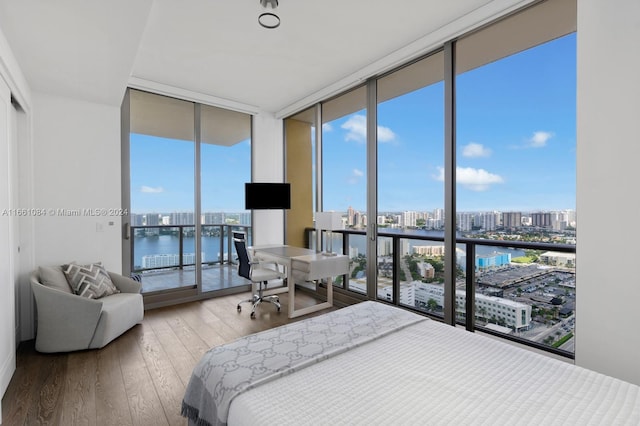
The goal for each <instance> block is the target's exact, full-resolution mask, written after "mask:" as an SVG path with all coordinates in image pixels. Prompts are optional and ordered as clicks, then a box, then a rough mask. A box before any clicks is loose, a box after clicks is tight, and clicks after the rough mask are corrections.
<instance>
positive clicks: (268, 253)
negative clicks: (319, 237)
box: [251, 245, 349, 318]
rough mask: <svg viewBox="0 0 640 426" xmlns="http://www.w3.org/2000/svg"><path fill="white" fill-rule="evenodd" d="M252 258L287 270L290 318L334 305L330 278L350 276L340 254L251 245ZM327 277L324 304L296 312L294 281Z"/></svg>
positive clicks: (344, 259) (346, 259)
mask: <svg viewBox="0 0 640 426" xmlns="http://www.w3.org/2000/svg"><path fill="white" fill-rule="evenodd" d="M251 250H253V253H254V257H255V258H257V259H260V260H261V261H271V262H277V263H279V264H281V265H284V266H285V267H286V269H287V290H288V292H289V312H288V316H289V318H295V317H299V316H301V315H306V314H308V313H311V312H316V311H319V310H321V309H326V308H330V307H331V306H333V277H336V276H338V275H344V274H347V273H349V257H348V256H345V255H343V254H339V255H336V256H326V255H323V254H322V253H318V252H316V251H315V250H311V249H306V248H301V247H293V246H286V245H284V246H283V245H277V246H276V245H269V246H254V247H252V248H251ZM321 278H328V282H327V301H326V302H322V303H318V304H316V305H313V306H308V307H306V308H302V309H295V304H294V303H295V288H296V283H295V281H296V280H298V281H313V280H318V279H321Z"/></svg>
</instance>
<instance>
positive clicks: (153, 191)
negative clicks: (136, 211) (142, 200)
mask: <svg viewBox="0 0 640 426" xmlns="http://www.w3.org/2000/svg"><path fill="white" fill-rule="evenodd" d="M140 192H144V193H147V194H159V193H161V192H164V188H163V187H161V186H158V187H156V188H153V187H151V186H145V185H142V186H141V187H140Z"/></svg>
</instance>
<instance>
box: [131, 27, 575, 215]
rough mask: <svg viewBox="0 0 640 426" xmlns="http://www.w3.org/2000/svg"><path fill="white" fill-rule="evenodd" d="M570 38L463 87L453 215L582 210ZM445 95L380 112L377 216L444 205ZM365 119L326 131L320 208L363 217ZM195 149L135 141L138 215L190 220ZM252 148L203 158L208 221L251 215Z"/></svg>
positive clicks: (460, 82)
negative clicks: (217, 215)
mask: <svg viewBox="0 0 640 426" xmlns="http://www.w3.org/2000/svg"><path fill="white" fill-rule="evenodd" d="M575 49H576V40H575V34H571V35H568V36H565V37H562V38H560V39H557V40H554V41H550V42H548V43H545V44H543V45H540V46H537V47H534V48H532V49H529V50H526V51H523V52H520V53H518V54H515V55H512V56H509V57H508V58H504V59H501V60H498V61H496V62H494V63H491V64H487V65H484V66H482V67H480V68H477V69H474V70H471V71H468V72H466V73H464V74H460V75H458V76H457V78H456V120H457V122H456V140H457V142H456V152H457V163H456V174H457V185H456V204H457V210H458V211H490V210H499V211H512V210H513V211H538V210H564V209H575V194H576V130H575V129H576V119H575V111H576V75H575V74H576V73H575V69H576V64H575V61H576V54H575V51H576V50H575ZM443 99H444V85H443V83H442V82H438V83H435V84H432V85H430V86H427V87H424V88H422V89H419V90H416V91H414V92H411V93H409V94H406V95H402V96H399V97H397V98H394V99H391V100H388V101H386V102H384V103H381V104H379V105H378V211H379V212H386V211H390V212H391V211H406V210H416V211H431V210H433V209H436V208H442V207H444V180H443V177H444V169H443V167H444V142H443V141H444V112H443ZM365 136H366V111H364V110H362V111H355V112H353V113H351V114H348V115H346V116H344V117H341V118H338V119H336V120H334V121H332V122H330V123H325V124H324V125H323V145H324V150H323V160H324V163H323V173H324V183H323V185H324V206H323V207H324V209H325V210H336V211H346V210H347V209H348V208H349V207H350V206H351V207H353V208H354V209H356V210H360V211H365V210H366V179H367V176H366V174H367V168H366V143H365V140H366V137H365ZM193 150H194V148H193V143H192V142H185V141H173V140H168V139H161V138H155V137H150V136H143V135H132V138H131V199H132V211H133V212H134V213H139V212H148V211H158V212H160V211H162V212H165V211H166V212H168V211H192V210H193V156H194V151H193ZM250 155H251V147H250V143H249V141H243V142H240V143H238V144H236V145H234V146H233V147H221V146H213V145H205V146H203V150H202V158H203V166H202V193H203V198H202V211H225V212H236V211H243V210H244V183H245V182H248V181H250V176H251V173H250V164H251V160H250Z"/></svg>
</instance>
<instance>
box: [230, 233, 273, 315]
mask: <svg viewBox="0 0 640 426" xmlns="http://www.w3.org/2000/svg"><path fill="white" fill-rule="evenodd" d="M233 244H234V246H235V247H236V253H237V254H238V262H239V263H238V275H240V276H241V277H243V278H246V279H248V280H249V281H251V290H252V292H253V297H251V299H247V300H243V301H242V302H240V303H238V312H241V311H242V307H241V306H240V305H241V304H242V303H252V304H253V308H252V309H251V319H255V317H256V307H258V305H259V304H261V303H262V302H269V303H272V304H274V305H275V306H276V308H277V309H278V312H280V299H279V298H278V296H275V295H274V296H263V294H262V293H263V291H264V290H265V289H266V287H267V282H268V281H269V280H275V279H280V278H282V277H283V273H282V272H280V271H278V270H276V269H271V268H265V267H262V266H260V263H259V262H254V261H251V260H250V259H249V254H248V252H247V245H246V240H245V234H244V232H233ZM276 268H277V265H276Z"/></svg>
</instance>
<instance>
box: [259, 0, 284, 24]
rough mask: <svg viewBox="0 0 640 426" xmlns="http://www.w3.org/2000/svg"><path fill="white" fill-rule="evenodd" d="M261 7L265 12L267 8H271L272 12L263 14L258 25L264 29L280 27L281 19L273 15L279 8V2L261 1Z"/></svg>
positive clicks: (271, 0) (276, 0)
mask: <svg viewBox="0 0 640 426" xmlns="http://www.w3.org/2000/svg"><path fill="white" fill-rule="evenodd" d="M260 5H261V6H262V7H263V9H265V10H267V9H268V8H267V6H269V7H270V8H271V10H272V11H271V12H263V13H261V14H260V16H258V23H259V24H260V25H261V26H262V27H264V28H268V29H274V28H278V27H279V26H280V18H279V17H278V15H276V14H275V13H273V10H275V9H276V7H278V0H260Z"/></svg>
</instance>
